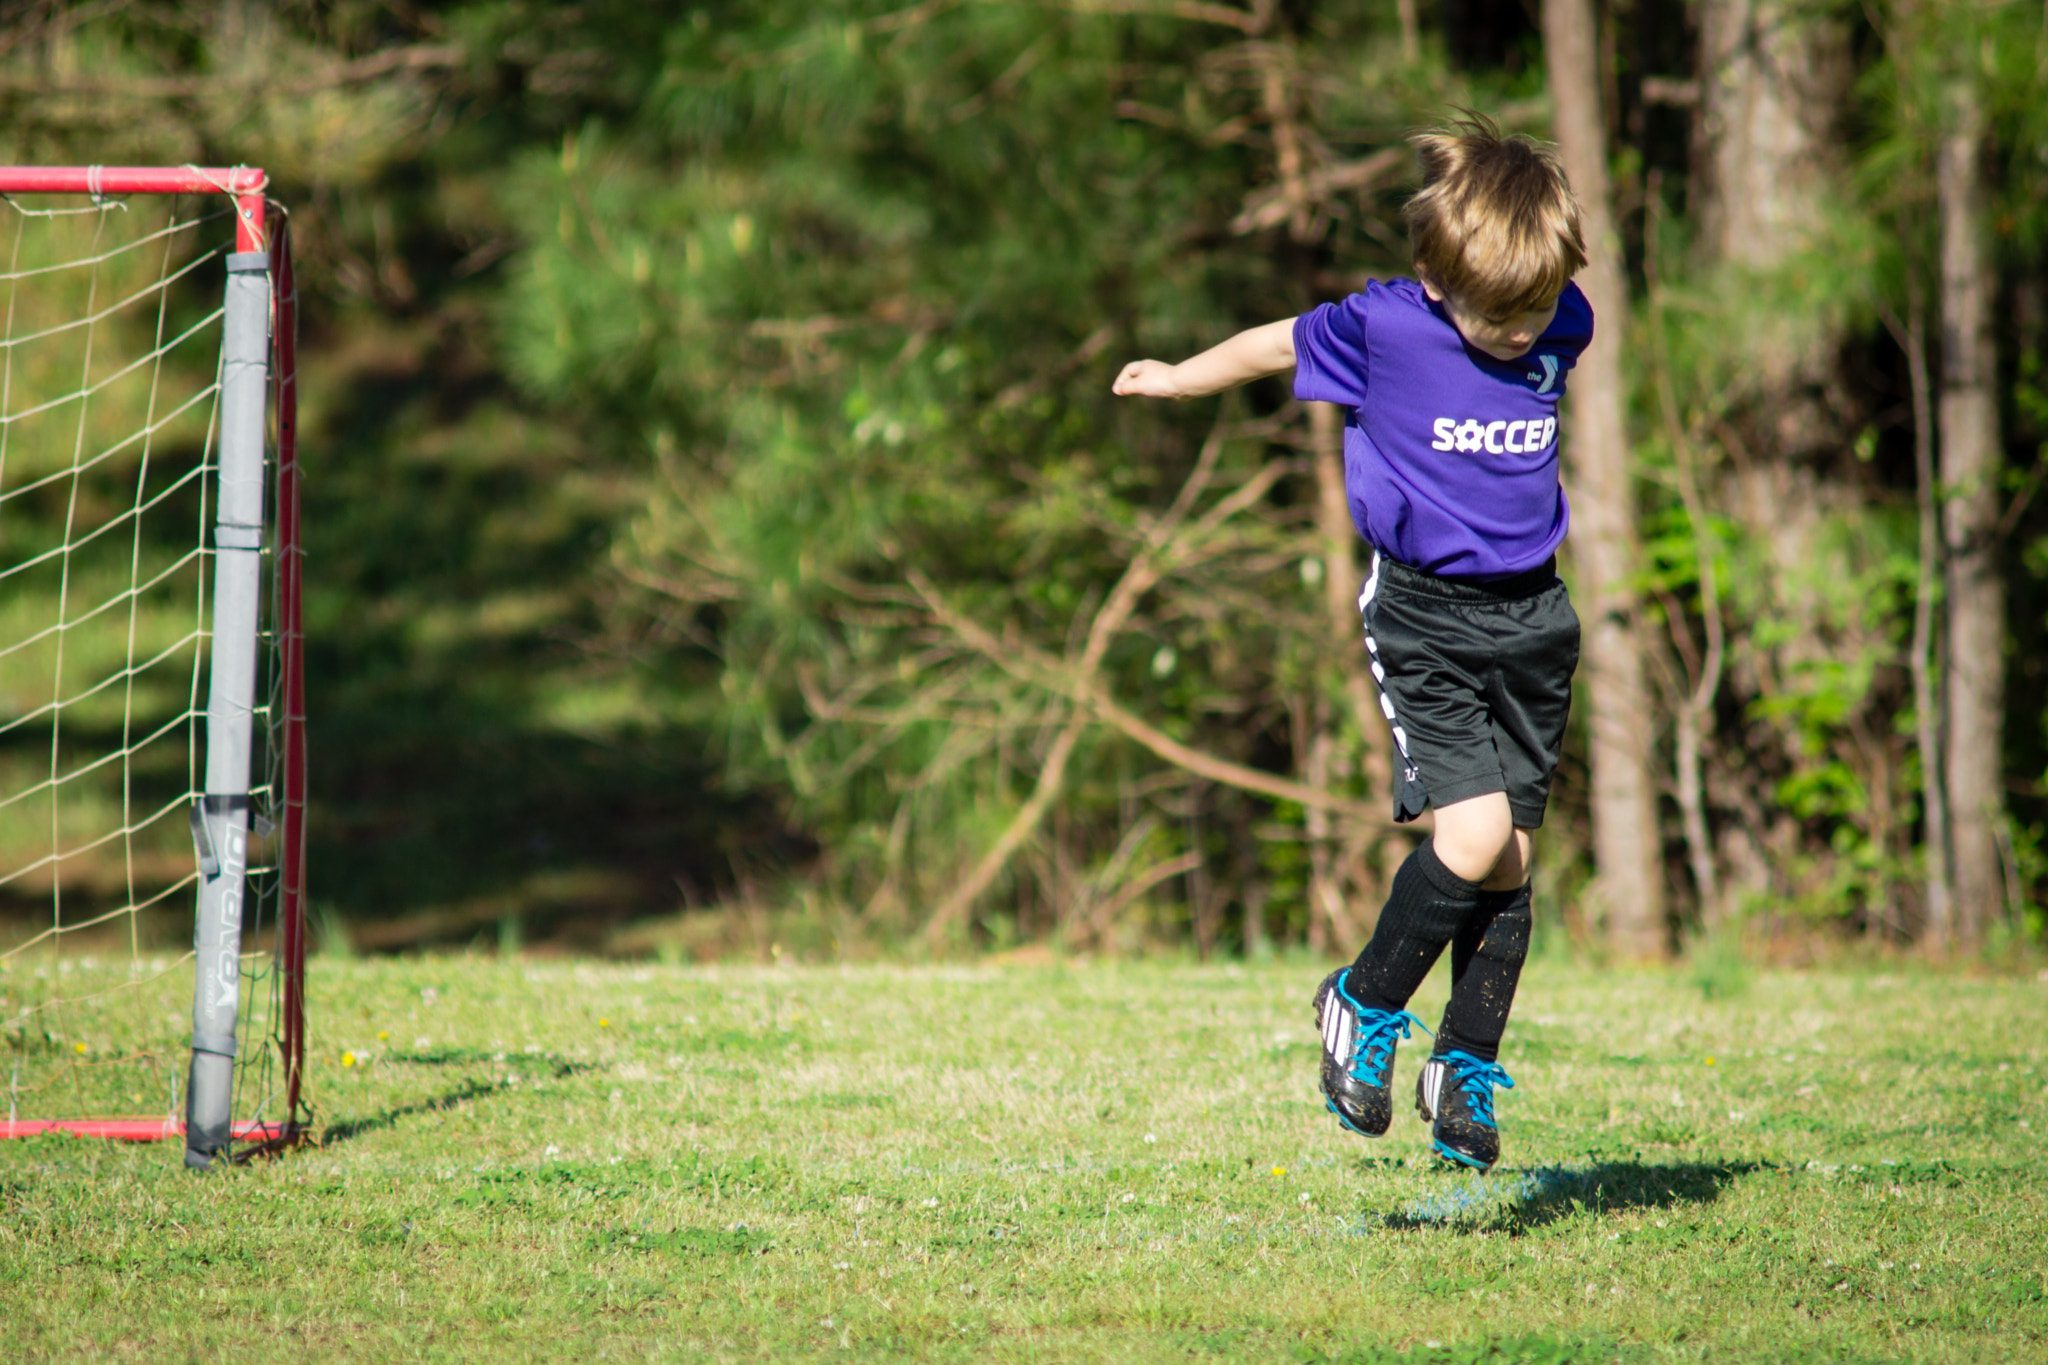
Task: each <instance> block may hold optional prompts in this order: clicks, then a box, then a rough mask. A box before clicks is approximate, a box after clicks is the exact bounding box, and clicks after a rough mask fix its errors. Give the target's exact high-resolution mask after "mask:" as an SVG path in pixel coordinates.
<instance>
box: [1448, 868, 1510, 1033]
mask: <svg viewBox="0 0 2048 1365" xmlns="http://www.w3.org/2000/svg"><path fill="white" fill-rule="evenodd" d="M1529 928H1530V915H1529V884H1528V883H1527V882H1523V883H1522V884H1521V885H1520V886H1518V887H1516V888H1515V889H1514V890H1513V891H1481V892H1480V893H1479V907H1478V909H1476V910H1474V911H1473V913H1472V915H1471V917H1470V918H1469V919H1467V920H1466V921H1465V923H1464V924H1462V925H1460V926H1459V928H1458V932H1457V933H1456V935H1455V936H1453V937H1452V939H1451V999H1450V1003H1449V1004H1447V1005H1445V1006H1444V1018H1443V1023H1442V1025H1441V1026H1440V1027H1439V1028H1438V1029H1437V1034H1436V1050H1437V1051H1438V1052H1439V1053H1444V1052H1469V1053H1471V1054H1472V1055H1473V1056H1474V1057H1477V1058H1479V1059H1480V1060H1481V1061H1486V1062H1492V1061H1498V1060H1499V1058H1500V1040H1501V1035H1502V1034H1504V1033H1506V1032H1507V1028H1508V1010H1509V1009H1510V1008H1512V1007H1513V1005H1514V1003H1515V987H1516V985H1517V984H1519V983H1520V981H1521V979H1522V963H1523V962H1525V961H1527V960H1528V957H1529Z"/></svg>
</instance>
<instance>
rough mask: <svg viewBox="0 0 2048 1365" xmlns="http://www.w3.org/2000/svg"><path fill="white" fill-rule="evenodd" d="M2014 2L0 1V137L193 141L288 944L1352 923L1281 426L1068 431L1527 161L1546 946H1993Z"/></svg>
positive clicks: (1344, 800)
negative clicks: (288, 736) (286, 826)
mask: <svg viewBox="0 0 2048 1365" xmlns="http://www.w3.org/2000/svg"><path fill="white" fill-rule="evenodd" d="M2044 87H2048V9H2044V7H2043V6H2042V5H2040V4H2038V3H2025V4H2022V3H1993V2H1991V0H1949V2H1948V3H1940V2H1938V0H1859V2H1857V3H1837V2H1836V0H1695V3H1693V4H1690V5H1680V4H1656V3H1650V0H1540V3H1539V2H1538V0H1530V3H1528V4H1523V3H1518V0H1439V2H1437V3H1431V2H1430V0H1293V2H1291V3H1280V2H1279V0H1255V2H1254V3H1252V4H1250V5H1249V7H1246V6H1243V5H1239V4H1234V3H1224V2H1223V0H1214V2H1211V0H1067V2H1066V3H1060V2H1059V0H1018V2H1016V3H995V2H992V0H921V2H920V3H914V4H907V5H906V4H903V3H901V0H876V2H875V3H858V2H845V3H803V4H796V3H787V2H786V0H764V2H762V3H748V4H726V5H705V6H694V7H689V6H663V5H647V4H640V3H624V2H619V3H606V2H605V0H597V2H595V3H588V4H580V5H556V4H540V3H534V4H526V3H507V2H506V0H477V3H460V4H446V5H435V6H428V5H411V4H402V3H382V2H376V3H372V2H370V0H336V2H335V3H318V4H315V3H282V4H272V5H265V4H255V3H242V2H240V0H210V2H208V3H198V2H194V3H170V2H166V3H147V2H146V0H100V3H79V4H55V3H13V4H6V5H4V6H0V101H4V104H5V116H4V120H0V143H4V144H5V146H4V147H0V157H4V159H5V160H8V161H11V162H14V163H17V164H33V163H46V164H86V163H99V164H110V165H111V164H181V163H187V162H190V163H197V164H251V165H260V166H263V167H265V168H266V169H267V170H268V171H269V173H270V176H271V184H272V193H273V195H274V196H275V197H276V198H277V199H278V200H279V201H281V202H282V203H283V204H284V205H286V206H287V207H288V208H289V210H290V213H291V222H292V229H293V233H294V237H295V241H296V252H297V256H298V261H299V269H300V289H301V296H302V310H303V313H304V317H305V323H304V334H303V339H302V344H301V355H302V373H303V375H304V378H303V380H302V385H301V389H302V394H303V399H302V401H303V402H304V404H305V413H304V422H303V427H302V431H303V434H302V438H301V439H302V449H303V452H304V456H303V458H304V460H305V462H306V465H307V467H308V483H307V485H306V507H305V514H304V515H305V528H306V529H305V538H306V543H307V548H308V567H307V578H306V582H307V592H308V599H307V623H308V632H309V635H310V637H311V646H310V648H311V655H310V665H309V666H310V670H311V671H310V676H309V681H308V694H309V709H310V713H311V720H310V730H311V742H312V752H313V768H312V772H313V781H312V793H313V813H312V821H311V838H312V846H311V878H312V885H313V900H314V903H315V905H316V908H317V913H319V914H320V916H321V917H322V920H323V933H324V935H325V936H326V938H327V941H328V943H329V945H330V946H331V947H339V946H342V945H344V944H348V945H353V946H354V947H356V948H359V949H364V950H379V949H395V948H405V947H415V946H427V945H433V944H460V943H476V942H482V943H484V944H486V945H496V946H498V947H500V948H504V949H513V948H518V947H520V946H522V945H526V946H529V947H531V946H536V945H538V944H540V943H543V942H546V943H549V944H559V945H564V946H569V947H574V948H577V949H580V950H595V951H608V952H619V953H660V954H663V955H683V956H687V955H698V956H704V955H714V954H722V953H733V952H744V953H760V954H762V955H765V956H776V955H781V954H785V953H788V954H795V955H806V956H825V955H832V954H840V955H867V954H873V953H894V952H923V951H930V950H958V949H960V948H962V947H965V946H969V945H973V946H978V947H984V948H998V949H1000V948H1007V947H1011V946H1014V945H1018V944H1024V943H1046V944H1053V945H1057V946H1059V947H1061V948H1063V949H1067V950H1074V951H1094V950H1106V951H1139V950H1146V949H1153V948H1169V949H1178V948H1182V947H1189V948H1192V949H1193V950H1194V951H1197V952H1199V953H1201V954H1202V955H1204V956H1206V955H1209V954H1211V953H1244V954H1248V955H1258V954H1262V953H1265V952H1269V951H1272V950H1273V949H1275V948H1276V947H1289V946H1302V947H1306V948H1308V949H1310V950H1312V951H1315V952H1318V953H1337V952H1343V953H1347V954H1348V953H1349V952H1350V951H1352V950H1353V949H1354V948H1355V946H1356V945H1357V944H1358V943H1359V942H1360V941H1362V938H1363V936H1364V935H1365V934H1366V933H1368V932H1369V930H1370V926H1371V922H1372V917H1373V914H1374V913H1375V911H1376V909H1377V906H1378V898H1379V896H1380V894H1381V891H1382V888H1383V886H1384V882H1385V879H1386V878H1387V876H1388V875H1390V873H1391V870H1392V868H1393V867H1394V865H1395V864H1396V863H1397V862H1398V861H1399V859H1400V857H1401V856H1403V855H1404V853H1405V851H1406V849H1407V848H1408V847H1409V845H1410V843H1411V841H1412V839H1413V838H1414V837H1415V836H1416V835H1417V834H1418V833H1419V832H1420V831H1419V830H1417V829H1414V828H1409V829H1398V830H1397V829H1396V828H1395V827H1393V826H1392V825H1391V824H1390V823H1389V822H1388V821H1387V819H1386V809H1387V804H1388V803H1387V799H1386V781H1387V736H1386V733H1385V730H1384V727H1383V725H1382V724H1381V722H1380V721H1379V718H1378V712H1377V703H1376V701H1375V699H1374V698H1373V697H1372V695H1371V692H1370V688H1369V684H1368V683H1367V681H1366V678H1365V675H1364V674H1363V673H1362V671H1361V669H1360V662H1361V659H1360V653H1359V649H1358V644H1357V629H1356V621H1355V614H1354V611H1353V609H1352V607H1351V605H1350V602H1351V599H1352V598H1353V597H1354V596H1355V594H1356V588H1357V584H1358V581H1359V579H1360V577H1361V573H1360V564H1359V559H1360V547H1359V546H1358V544H1357V543H1356V537H1355V535H1354V533H1353V532H1352V530H1351V528H1350V526H1349V522H1348V517H1347V516H1346V513H1345V510H1344V504H1343V498H1342V489H1341V475H1340V472H1339V468H1338V458H1339V457H1338V441H1339V437H1340V422H1341V418H1340V416H1339V415H1338V414H1336V413H1335V412H1334V410H1331V409H1328V408H1326V407H1324V406H1322V405H1303V404H1297V403H1295V402H1293V401H1292V400H1291V397H1290V394H1289V392H1288V389H1287V388H1286V386H1285V384H1284V383H1282V382H1279V381H1274V382H1270V383H1265V384H1260V385H1255V386H1252V387H1251V388H1249V389H1247V390H1244V391H1242V392H1240V393H1238V394H1235V395H1231V396H1228V397H1226V398H1224V399H1221V400H1208V401H1204V402H1196V403H1190V404H1185V405H1163V404H1140V403H1134V402H1129V401H1118V400H1113V399H1111V398H1110V396H1109V381H1110V378H1111V377H1112V376H1113V374H1114V372H1115V369H1116V367H1117V365H1118V364H1119V363H1120V362H1122V361H1123V360H1127V359H1131V358H1135V357H1137V356H1141V355H1151V356H1158V357H1162V358H1167V359H1175V358H1179V357H1180V356H1183V355H1186V354H1189V353H1192V352H1193V351H1195V350H1198V349H1201V348H1202V347H1204V346H1206V345H1208V344H1211V343H1213V342H1214V341H1216V340H1219V339H1221V338H1222V337H1223V336H1225V335H1227V334H1229V333H1230V332H1232V331H1234V330H1236V329H1238V328H1240V327H1242V326H1245V325H1249V324H1254V323H1259V322H1265V321H1270V320H1272V319H1274V318H1278V317H1285V316H1289V315H1292V314H1294V313H1298V312H1300V311H1302V310H1304V309H1306V308H1308V307H1310V306H1313V305H1314V304H1316V303H1318V302H1320V301H1323V300H1326V299H1332V298H1337V297H1341V296H1342V295H1343V294H1345V293H1347V292H1349V291H1352V290H1355V289H1359V288H1362V287H1363V285H1364V283H1365V282H1366V281H1367V280H1368V279H1371V278H1386V277H1390V276H1394V275H1399V274H1402V273H1405V272H1406V271H1407V255H1406V251H1405V243H1404V241H1403V239H1402V233H1401V229H1400V222H1399V206H1400V203H1401V201H1402V199H1403V198H1404V196H1405V195H1406V194H1407V193H1409V192H1411V191H1412V189H1413V174H1414V171H1413V158H1412V156H1411V154H1410V152H1409V149H1408V148H1407V145H1406V142H1405V138H1406V137H1407V136H1408V135H1409V134H1410V133H1411V132H1413V131H1415V130H1417V129H1419V128H1422V127H1426V126H1430V125H1434V124H1438V123H1441V122H1442V121H1444V120H1445V119H1446V118H1448V117H1451V116H1454V114H1455V111H1456V110H1458V109H1459V108H1461V107H1469V108H1472V109H1477V110H1480V111H1483V112H1485V113H1487V114H1489V115H1491V116H1492V117H1494V118H1496V119H1498V120H1499V121H1500V122H1501V123H1502V124H1503V125H1504V126H1506V127H1508V128H1510V129H1514V130H1524V131H1528V132H1532V133H1535V134H1537V135H1539V136H1543V137H1547V138H1552V139H1555V140H1556V141H1557V142H1558V143H1559V144H1560V148H1561V151H1562V153H1563V155H1564V157H1565V160H1566V162H1567V165H1568V167H1569V169H1570V171H1571V174H1572V176H1573V180H1574V183H1575V185H1576V186H1577V188H1578V190H1579V192H1580V195H1581V197H1582V199H1583V200H1584V201H1585V203H1586V207H1587V210H1588V218H1589V227H1590V229H1591V236H1592V247H1593V250H1592V256H1593V260H1592V263H1591V264H1590V266H1589V268H1588V270H1587V271H1586V273H1585V274H1584V276H1582V279H1581V282H1582V284H1584V285H1585V287H1586V288H1587V290H1588V292H1589V293H1590V294H1592V295H1593V297H1594V301H1595V303H1596V306H1597V307H1598V308H1599V309H1600V319H1601V339H1600V341H1599V342H1598V343H1597V344H1596V346H1595V348H1594V350H1593V352H1591V353H1589V355H1588V357H1587V360H1586V363H1584V364H1583V365H1582V366H1581V368H1580V369H1579V370H1578V371H1577V372H1576V373H1575V375H1574V376H1573V379H1572V382H1571V397H1570V398H1569V400H1568V403H1567V407H1568V410H1569V411H1568V416H1567V428H1566V437H1565V440H1566V446H1565V461H1566V480H1567V486H1568V489H1569V491H1570V493H1571V496H1572V499H1573V505H1574V512H1575V519H1574V529H1573V535H1572V540H1571V542H1570V544H1569V546H1568V555H1567V559H1566V562H1565V565H1564V571H1565V574H1566V577H1567V579H1568V581H1569V582H1570V583H1571V584H1572V588H1573V593H1574V597H1575V600H1576V601H1577V603H1578V606H1579V610H1580V613H1581V615H1582V617H1584V619H1585V622H1586V659H1585V663H1584V665H1583V667H1582V671H1581V678H1580V699H1579V705H1578V706H1577V708H1576V715H1575V722H1574V730H1573V733H1572V736H1571V738H1570V741H1569V744H1568V749H1567V753H1566V757H1565V760H1564V764H1563V768H1562V770H1561V774H1560V781H1559V784H1558V788H1557V790H1556V792H1555V794H1554V797H1553V802H1552V808H1551V815H1550V819H1549V821H1548V823H1547V824H1546V827H1545V833H1544V836H1543V841H1542V853H1541V857H1540V860H1539V871H1538V882H1537V889H1538V896H1539V900H1538V918H1539V922H1540V923H1542V924H1544V925H1545V926H1547V932H1549V933H1552V934H1555V935H1561V936H1565V937H1568V938H1569V940H1570V942H1571V943H1572V944H1574V945H1576V946H1577V947H1578V948H1579V949H1581V950H1583V951H1587V952H1591V953H1595V954H1602V955H1614V956H1619V957H1629V958H1637V957H1656V956H1660V955H1664V954H1668V953H1671V952H1674V951H1679V950H1683V949H1687V948H1689V947H1705V948H1708V949H1711V950H1714V951H1725V952H1736V951H1748V952H1770V953H1777V954H1780V955H1784V954H1796V953H1808V952H1812V951H1815V950H1817V949H1824V948H1827V947H1829V946H1831V945H1832V946H1841V945H1844V944H1859V945H1885V946H1895V947H1903V946H1924V947H1927V948H1930V949H1932V950H1935V951H1937V952H1951V951H1964V952H1972V953H1975V952H1984V953H1989V954H1993V955H2002V954H2015V953H2024V952H2027V951H2029V945H2033V949H2034V950H2038V947H2039V945H2040V944H2041V943H2042V941H2043V938H2044V920H2043V914H2042V911H2041V909H2040V907H2041V905H2042V903H2043V901H2042V897H2043V893H2044V890H2048V835H2044V831H2048V785H2044V782H2048V727H2044V722H2048V676H2044V673H2043V669H2042V666H2041V657H2042V644H2043V635H2044V618H2048V498H2042V497H2040V496H2038V494H2039V490H2040V486H2041V483H2042V479H2043V473H2044V470H2048V445H2044V441H2048V377H2044V376H2043V373H2042V365H2041V357H2042V350H2043V346H2044V341H2048V261H2044V255H2043V250H2042V246H2043V236H2044V232H2048V194H2044V186H2048V97H2044V96H2048V88H2044Z"/></svg>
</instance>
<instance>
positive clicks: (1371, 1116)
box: [1315, 967, 1429, 1138]
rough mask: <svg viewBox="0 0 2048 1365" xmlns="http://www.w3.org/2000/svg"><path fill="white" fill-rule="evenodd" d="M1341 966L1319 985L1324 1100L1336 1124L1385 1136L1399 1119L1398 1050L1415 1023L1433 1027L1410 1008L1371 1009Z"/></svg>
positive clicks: (1317, 996) (1318, 1010) (1317, 1009)
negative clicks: (1355, 995)
mask: <svg viewBox="0 0 2048 1365" xmlns="http://www.w3.org/2000/svg"><path fill="white" fill-rule="evenodd" d="M1350 970H1351V969H1350V968H1348V967H1340V968H1338V969H1337V970H1336V971H1334V972H1331V973H1330V974H1329V975H1328V976H1326V977H1324V978H1323V984H1322V985H1321V986H1319V987H1317V988H1316V1004H1315V1008H1316V1027H1317V1028H1319V1029H1321V1030H1322V1034H1323V1100H1324V1102H1325V1103H1326V1104H1327V1105H1328V1106H1329V1109H1330V1112H1331V1113H1333V1114H1335V1115H1336V1116H1337V1122H1339V1123H1341V1124H1343V1125H1344V1126H1345V1127H1346V1128H1349V1129H1350V1130H1351V1131H1352V1132H1354V1133H1359V1134H1362V1135H1363V1136H1365V1137H1371V1138H1376V1137H1384V1136H1386V1132H1387V1125H1388V1124H1390V1123H1392V1122H1393V1120H1394V1101H1393V1096H1392V1094H1391V1093H1390V1092H1391V1088H1392V1081H1393V1077H1394V1048H1395V1046H1396V1045H1397V1043H1398V1042H1399V1040H1400V1039H1402V1038H1406V1037H1409V1036H1410V1035H1409V1033H1408V1026H1409V1025H1410V1024H1414V1025H1416V1026H1417V1027H1420V1028H1422V1031H1423V1032H1424V1033H1428V1032H1429V1029H1428V1027H1427V1026H1425V1025H1423V1023H1422V1021H1421V1020H1420V1019H1417V1018H1416V1017H1415V1016H1414V1015H1412V1014H1410V1013H1408V1012H1407V1011H1406V1010H1375V1009H1367V1008H1366V1007H1365V1006H1363V1005H1361V1004H1359V1003H1358V1002H1357V1001H1356V1000H1353V999H1352V998H1351V993H1350V992H1349V991H1347V990H1345V989H1344V974H1345V973H1346V972H1348V971H1350Z"/></svg>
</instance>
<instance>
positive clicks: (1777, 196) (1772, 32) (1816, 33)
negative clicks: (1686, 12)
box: [1695, 0, 1851, 268]
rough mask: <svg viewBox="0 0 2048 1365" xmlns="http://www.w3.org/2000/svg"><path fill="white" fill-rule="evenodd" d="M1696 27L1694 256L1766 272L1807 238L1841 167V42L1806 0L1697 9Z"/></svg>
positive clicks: (1722, 1) (1839, 32) (1846, 63)
mask: <svg viewBox="0 0 2048 1365" xmlns="http://www.w3.org/2000/svg"><path fill="white" fill-rule="evenodd" d="M1699 24H1700V39H1699V41H1700V54H1699V55H1700V113H1701V118H1700V122H1699V125H1698V139H1699V145H1698V146H1697V147H1696V148H1695V161H1696V164H1697V167H1698V173H1699V176H1700V179H1701V181H1702V183H1701V185H1700V187H1699V190H1700V198H1699V200H1698V203H1697V206H1696V207H1697V210H1698V212H1697V217H1698V222H1699V239H1698V240H1699V244H1700V248H1701V250H1702V251H1703V252H1704V253H1705V254H1706V257H1707V259H1708V260H1710V261H1729V262H1733V263H1735V264H1738V265H1749V266H1759V267H1765V268H1768V267H1770V266H1774V265H1776V264H1778V263H1779V262H1780V261H1783V260H1784V259H1785V258H1786V257H1787V256H1789V255H1791V254H1792V253H1793V252H1795V251H1797V250H1798V249H1799V248H1800V247H1801V246H1802V245H1804V244H1806V242H1807V241H1808V240H1809V239H1810V238H1811V236H1812V233H1813V229H1814V225H1815V224H1814V218H1813V208H1814V204H1815V202H1816V201H1817V200H1820V199H1822V198H1824V197H1825V195H1826V191H1827V189H1828V185H1829V178H1830V176H1831V174H1832V172H1831V169H1830V168H1831V167H1833V166H1835V165H1838V164H1839V163H1840V159H1841V148H1840V145H1839V143H1837V142H1836V141H1835V140H1834V137H1833V133H1834V130H1835V128H1836V125H1837V123H1838V122H1839V118H1840V113H1841V109H1842V101H1843V97H1844V96H1845V95H1846V93H1847V91H1848V87H1849V81H1850V79H1851V67H1850V60H1849V42H1848V32H1847V29H1846V28H1845V27H1844V26H1843V25H1842V24H1841V23H1840V22H1839V21H1838V20H1836V19H1835V18H1833V17H1831V16H1829V15H1827V14H1825V13H1819V12H1815V10H1814V7H1813V6H1811V5H1809V4H1805V3H1804V2H1803V0H1703V3H1701V4H1700V5H1699Z"/></svg>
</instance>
